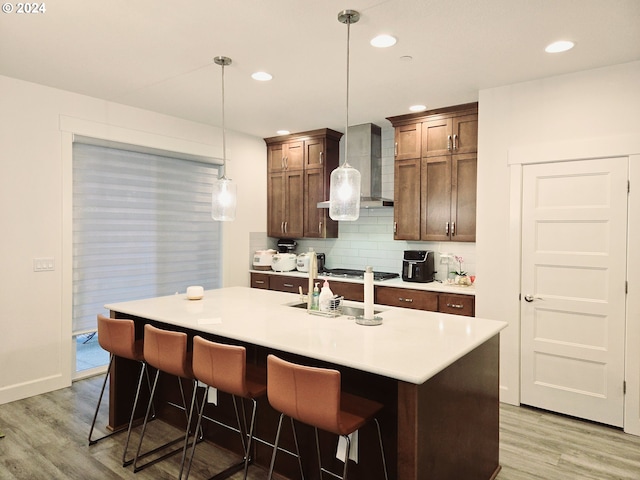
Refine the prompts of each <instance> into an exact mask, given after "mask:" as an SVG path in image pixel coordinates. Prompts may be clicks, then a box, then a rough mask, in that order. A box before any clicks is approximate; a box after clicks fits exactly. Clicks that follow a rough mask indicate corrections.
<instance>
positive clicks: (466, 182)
mask: <svg viewBox="0 0 640 480" xmlns="http://www.w3.org/2000/svg"><path fill="white" fill-rule="evenodd" d="M451 170H452V172H451V189H452V192H451V240H453V241H456V242H475V241H476V186H477V178H478V161H477V154H475V153H469V154H465V155H453V156H452V157H451Z"/></svg>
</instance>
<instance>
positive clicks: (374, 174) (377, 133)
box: [318, 123, 393, 208]
mask: <svg viewBox="0 0 640 480" xmlns="http://www.w3.org/2000/svg"><path fill="white" fill-rule="evenodd" d="M347 148H348V150H349V151H348V152H347V159H348V162H349V165H351V166H352V167H353V168H355V169H356V170H358V171H359V172H360V176H361V181H362V184H361V187H360V208H383V207H393V200H392V199H388V198H382V138H381V129H380V127H379V126H377V125H374V124H373V123H363V124H362V125H354V126H351V127H349V145H348V146H347ZM340 163H341V164H342V160H341V161H340ZM318 208H329V201H328V200H327V201H324V202H319V203H318Z"/></svg>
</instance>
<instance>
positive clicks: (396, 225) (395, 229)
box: [393, 222, 398, 233]
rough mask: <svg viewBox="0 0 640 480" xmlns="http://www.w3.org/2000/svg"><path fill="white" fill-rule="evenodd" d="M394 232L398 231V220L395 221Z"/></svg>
mask: <svg viewBox="0 0 640 480" xmlns="http://www.w3.org/2000/svg"><path fill="white" fill-rule="evenodd" d="M393 233H398V222H393Z"/></svg>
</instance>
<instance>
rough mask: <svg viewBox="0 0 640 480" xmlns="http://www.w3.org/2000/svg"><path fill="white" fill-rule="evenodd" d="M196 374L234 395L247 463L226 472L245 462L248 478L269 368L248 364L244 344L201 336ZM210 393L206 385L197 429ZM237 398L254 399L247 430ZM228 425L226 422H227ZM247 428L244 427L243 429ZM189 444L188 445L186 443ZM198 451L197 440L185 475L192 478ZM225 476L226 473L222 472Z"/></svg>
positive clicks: (196, 346) (195, 356)
mask: <svg viewBox="0 0 640 480" xmlns="http://www.w3.org/2000/svg"><path fill="white" fill-rule="evenodd" d="M193 373H194V375H195V377H196V379H197V380H199V381H200V382H202V383H205V384H207V385H209V386H210V387H214V388H216V389H218V390H220V391H221V392H225V393H228V394H230V395H231V396H232V398H233V406H234V409H235V413H236V419H237V421H238V430H239V432H240V437H241V440H242V448H243V450H244V459H243V462H242V463H240V464H238V465H236V466H233V467H230V468H229V469H227V470H226V473H232V471H235V470H236V469H237V468H238V467H240V466H242V465H244V477H243V478H244V479H245V480H246V478H247V471H248V469H249V463H250V461H251V460H250V455H251V454H250V452H251V442H252V440H253V431H254V426H255V420H256V407H257V399H258V398H260V397H262V396H264V395H265V394H266V393H267V382H266V373H267V372H266V370H265V369H264V368H260V367H258V366H257V365H253V364H247V351H246V349H245V348H244V347H241V346H235V345H225V344H221V343H216V342H212V341H209V340H205V339H204V338H202V337H200V336H196V337H194V338H193ZM207 392H208V389H206V388H205V391H204V395H203V397H202V402H201V405H200V411H199V413H198V422H197V425H196V430H198V429H199V428H200V426H201V424H202V416H203V413H204V407H205V405H206V403H207V401H206V400H207ZM236 397H240V400H241V405H242V406H243V407H244V402H242V400H243V399H247V400H251V402H252V404H253V408H252V410H251V422H250V424H249V428H248V429H247V419H246V417H245V416H244V408H242V412H243V420H244V422H243V424H241V422H240V415H239V414H238V405H237V401H236ZM225 426H226V425H225ZM243 428H244V429H243ZM185 447H186V445H185ZM195 450H196V442H193V446H192V447H191V455H190V457H189V463H188V465H187V469H186V475H185V478H189V472H190V471H191V463H192V461H193V455H194V453H195ZM220 475H222V474H220Z"/></svg>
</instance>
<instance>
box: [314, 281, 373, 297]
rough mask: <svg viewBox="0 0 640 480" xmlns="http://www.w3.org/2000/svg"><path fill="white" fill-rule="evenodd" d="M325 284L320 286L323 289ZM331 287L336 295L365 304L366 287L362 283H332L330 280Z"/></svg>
mask: <svg viewBox="0 0 640 480" xmlns="http://www.w3.org/2000/svg"><path fill="white" fill-rule="evenodd" d="M323 283H324V282H320V285H318V286H319V287H320V288H322V284H323ZM329 287H331V291H332V292H333V294H334V295H340V296H342V297H344V299H345V300H352V301H354V302H364V285H363V284H361V283H350V282H332V281H331V280H329Z"/></svg>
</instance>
